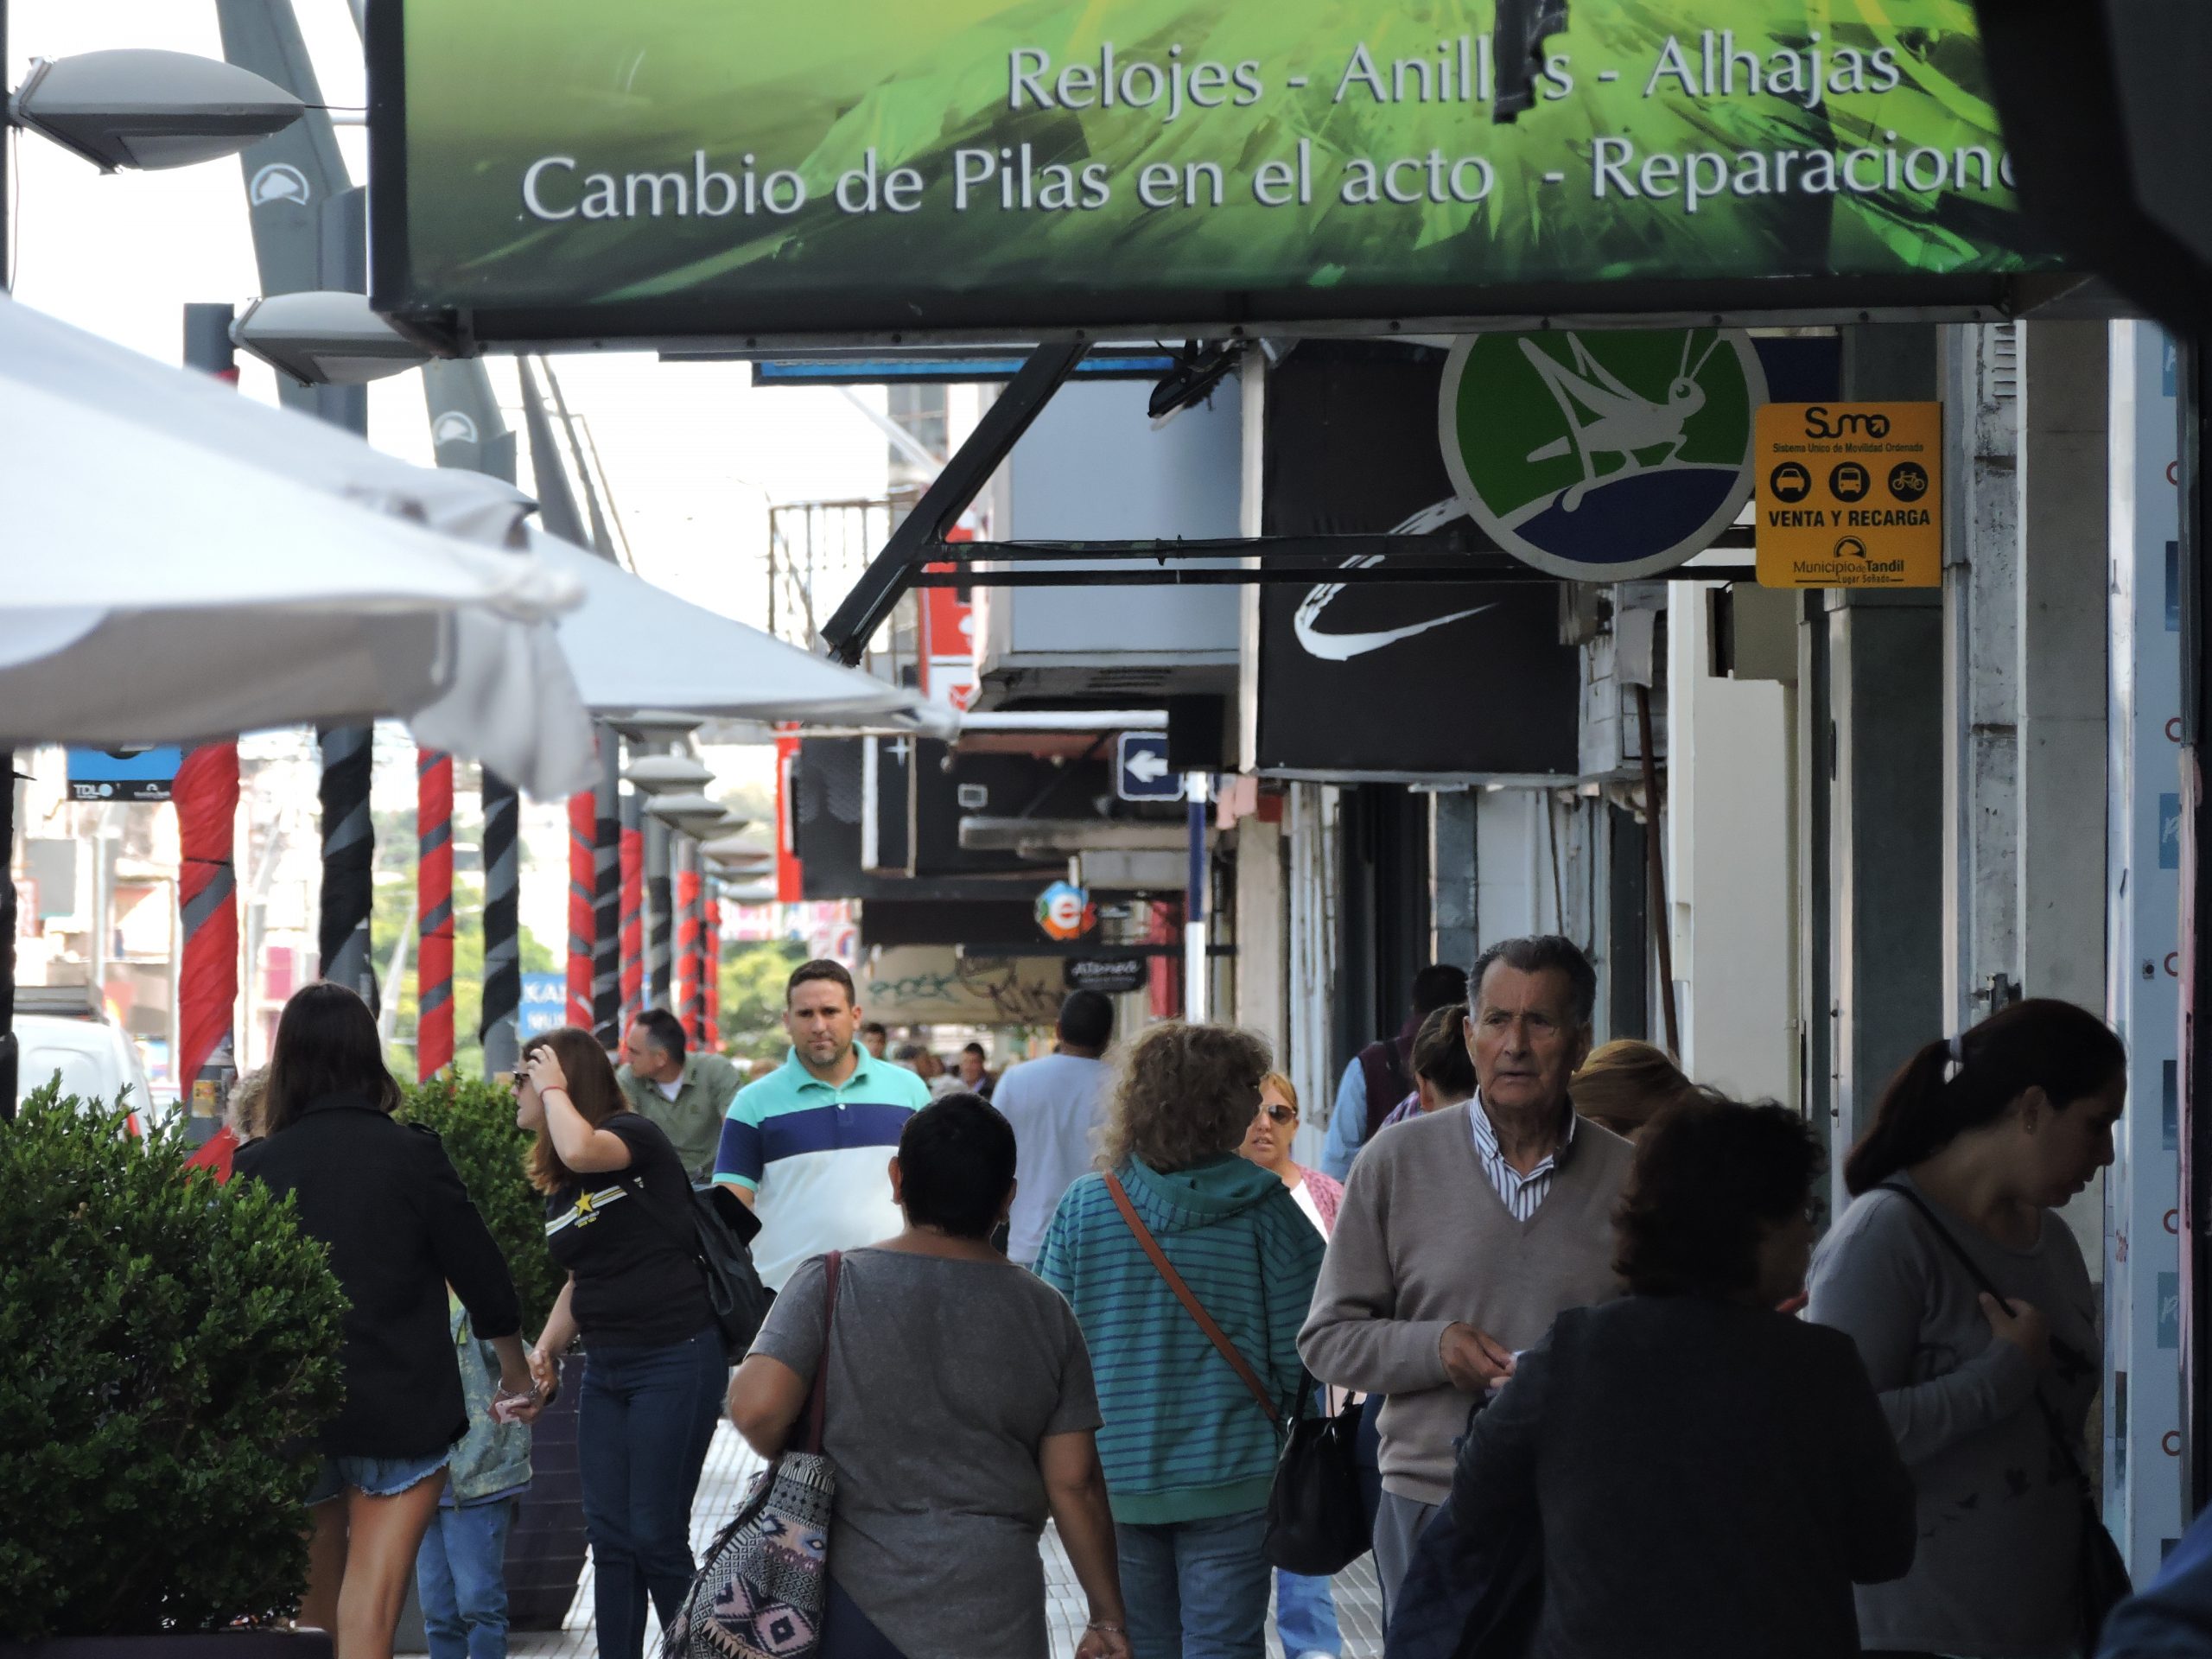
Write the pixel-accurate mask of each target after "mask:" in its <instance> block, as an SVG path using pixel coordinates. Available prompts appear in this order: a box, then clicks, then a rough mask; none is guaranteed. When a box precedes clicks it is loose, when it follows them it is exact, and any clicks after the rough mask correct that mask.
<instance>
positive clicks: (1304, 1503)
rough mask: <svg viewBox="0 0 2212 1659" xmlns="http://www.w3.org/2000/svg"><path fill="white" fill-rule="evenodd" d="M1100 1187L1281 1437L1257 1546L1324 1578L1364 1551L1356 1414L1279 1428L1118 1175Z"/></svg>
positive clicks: (1259, 1388) (1263, 1394) (1273, 1410)
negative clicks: (1263, 1532) (1263, 1536)
mask: <svg viewBox="0 0 2212 1659" xmlns="http://www.w3.org/2000/svg"><path fill="white" fill-rule="evenodd" d="M1106 1190H1107V1192H1109V1193H1110V1194H1111V1195H1112V1197H1113V1199H1114V1205H1115V1207H1116V1209H1118V1210H1120V1211H1121V1212H1122V1222H1123V1224H1125V1225H1126V1226H1127V1227H1128V1230H1129V1231H1130V1232H1131V1233H1132V1234H1134V1235H1135V1237H1136V1241H1137V1243H1138V1244H1140V1245H1141V1246H1142V1247H1143V1249H1144V1253H1145V1255H1147V1256H1148V1257H1149V1258H1150V1259H1151V1262H1152V1265H1153V1267H1154V1268H1155V1269H1156V1270H1157V1271H1158V1272H1159V1274H1160V1277H1161V1278H1162V1279H1164V1280H1166V1281H1167V1288H1168V1289H1170V1290H1172V1291H1173V1292H1174V1293H1175V1300H1177V1301H1179V1302H1180V1303H1182V1304H1183V1306H1184V1309H1185V1312H1187V1313H1189V1314H1190V1316H1191V1318H1192V1319H1194V1320H1195V1321H1197V1323H1198V1329H1199V1330H1201V1331H1203V1332H1205V1333H1206V1340H1207V1341H1209V1342H1211V1343H1212V1344H1213V1345H1214V1347H1215V1348H1216V1349H1217V1350H1218V1351H1220V1354H1221V1357H1223V1358H1224V1359H1225V1360H1227V1361H1228V1362H1229V1364H1230V1369H1231V1370H1234V1371H1235V1372H1236V1375H1237V1376H1239V1377H1241V1378H1243V1383H1244V1386H1245V1388H1246V1389H1249V1391H1250V1393H1251V1395H1252V1398H1253V1399H1254V1400H1255V1401H1256V1402H1258V1403H1259V1407H1260V1409H1261V1410H1262V1411H1263V1412H1265V1413H1267V1414H1268V1421H1269V1422H1270V1423H1272V1424H1274V1427H1275V1431H1276V1433H1278V1434H1279V1435H1281V1437H1282V1451H1281V1453H1280V1455H1279V1456H1278V1457H1277V1459H1276V1460H1275V1476H1274V1484H1273V1485H1272V1486H1271V1487H1269V1488H1268V1530H1267V1536H1266V1539H1265V1541H1263V1542H1262V1545H1261V1547H1260V1553H1261V1554H1262V1555H1264V1556H1265V1557H1266V1558H1267V1560H1268V1564H1269V1565H1270V1566H1273V1567H1281V1568H1282V1569H1283V1571H1285V1572H1286V1573H1300V1574H1302V1575H1303V1576H1305V1577H1306V1578H1313V1579H1318V1578H1325V1577H1327V1576H1328V1575H1329V1574H1331V1573H1340V1572H1342V1571H1343V1570H1344V1568H1345V1567H1349V1566H1351V1564H1352V1563H1353V1562H1354V1561H1356V1560H1358V1559H1359V1558H1360V1557H1361V1556H1362V1555H1363V1554H1366V1553H1367V1549H1368V1545H1369V1542H1370V1540H1369V1537H1368V1530H1367V1505H1366V1502H1365V1500H1364V1499H1363V1498H1362V1497H1361V1496H1360V1491H1359V1465H1358V1461H1357V1456H1356V1451H1357V1447H1356V1446H1355V1442H1356V1440H1357V1437H1358V1434H1359V1414H1358V1413H1357V1412H1356V1411H1342V1412H1338V1414H1336V1415H1335V1416H1333V1417H1301V1418H1300V1419H1299V1420H1298V1421H1294V1422H1293V1423H1292V1424H1291V1426H1290V1432H1289V1433H1287V1435H1284V1434H1282V1412H1281V1409H1280V1408H1278V1407H1277V1406H1276V1404H1275V1402H1274V1401H1273V1400H1271V1399H1269V1398H1268V1390H1267V1387H1266V1385H1265V1384H1264V1383H1262V1382H1261V1381H1260V1377H1259V1373H1258V1372H1256V1371H1255V1370H1253V1369H1252V1366H1251V1363H1250V1362H1249V1361H1248V1360H1247V1359H1246V1358H1245V1357H1244V1356H1243V1354H1241V1353H1239V1352H1237V1351H1236V1344H1235V1343H1233V1342H1231V1341H1230V1339H1229V1333H1228V1332H1225V1331H1224V1330H1223V1329H1222V1328H1221V1326H1220V1325H1217V1323H1215V1321H1214V1317H1213V1315H1212V1314H1211V1313H1207V1312H1206V1310H1205V1304H1204V1303H1202V1302H1200V1301H1199V1300H1198V1297H1197V1296H1196V1295H1195V1294H1192V1289H1191V1287H1190V1286H1188V1285H1186V1284H1185V1283H1184V1282H1183V1275H1182V1274H1179V1273H1178V1272H1176V1271H1175V1265H1174V1263H1173V1262H1170V1261H1169V1260H1168V1259H1167V1256H1166V1252H1164V1251H1163V1250H1161V1249H1160V1242H1159V1240H1157V1239H1155V1238H1154V1237H1153V1236H1152V1230H1151V1229H1150V1228H1148V1227H1147V1226H1146V1225H1145V1224H1144V1221H1143V1219H1142V1218H1141V1217H1139V1216H1138V1214H1137V1212H1136V1208H1135V1205H1132V1204H1131V1203H1130V1202H1129V1195H1128V1191H1127V1190H1126V1189H1125V1188H1123V1186H1122V1182H1121V1179H1120V1178H1119V1177H1118V1176H1115V1175H1110V1174H1109V1176H1107V1178H1106ZM1299 1393H1300V1398H1301V1399H1303V1398H1305V1397H1306V1396H1307V1395H1311V1394H1312V1393H1313V1378H1312V1377H1310V1376H1307V1377H1305V1378H1304V1379H1303V1381H1302V1383H1301V1386H1300V1391H1299Z"/></svg>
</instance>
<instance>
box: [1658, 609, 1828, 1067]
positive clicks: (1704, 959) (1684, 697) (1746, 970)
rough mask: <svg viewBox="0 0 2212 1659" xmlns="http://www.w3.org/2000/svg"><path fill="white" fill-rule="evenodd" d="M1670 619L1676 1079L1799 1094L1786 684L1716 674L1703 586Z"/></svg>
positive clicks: (1669, 843)
mask: <svg viewBox="0 0 2212 1659" xmlns="http://www.w3.org/2000/svg"><path fill="white" fill-rule="evenodd" d="M1669 586H1670V588H1671V589H1672V591H1671V593H1670V594H1669V607H1668V616H1667V804H1666V813H1665V819H1666V847H1667V900H1668V908H1669V912H1671V913H1670V915H1669V925H1670V926H1671V928H1672V929H1673V934H1672V938H1673V948H1674V967H1675V980H1676V982H1677V983H1678V984H1679V985H1680V987H1681V993H1680V995H1681V1001H1680V1006H1679V1014H1680V1017H1681V1036H1682V1053H1681V1063H1682V1069H1683V1070H1684V1071H1687V1072H1688V1074H1689V1075H1690V1076H1691V1077H1694V1078H1695V1079H1696V1080H1697V1081H1698V1082H1700V1083H1702V1084H1710V1085H1712V1086H1713V1087H1714V1088H1717V1089H1720V1090H1725V1091H1726V1092H1727V1093H1729V1094H1731V1095H1734V1096H1738V1097H1739V1098H1747V1099H1754V1100H1756V1099H1767V1098H1772V1099H1781V1100H1789V1099H1792V1098H1794V1097H1795V1096H1796V1092H1797V1090H1796V1083H1797V1042H1796V964H1795V963H1794V962H1793V961H1792V960H1791V939H1792V926H1791V914H1790V906H1791V899H1790V865H1791V862H1792V849H1791V844H1790V842H1791V838H1790V835H1789V819H1790V804H1789V798H1790V786H1791V779H1790V765H1789V760H1790V747H1791V734H1790V730H1789V720H1790V711H1789V702H1788V696H1787V693H1786V691H1785V689H1784V687H1783V683H1781V682H1779V681H1775V680H1755V679H1730V678H1722V677H1716V676H1714V675H1713V674H1712V673H1711V672H1710V671H1709V664H1708V633H1709V626H1708V619H1707V597H1708V594H1707V588H1706V585H1705V584H1704V583H1702V582H1674V583H1671V584H1669Z"/></svg>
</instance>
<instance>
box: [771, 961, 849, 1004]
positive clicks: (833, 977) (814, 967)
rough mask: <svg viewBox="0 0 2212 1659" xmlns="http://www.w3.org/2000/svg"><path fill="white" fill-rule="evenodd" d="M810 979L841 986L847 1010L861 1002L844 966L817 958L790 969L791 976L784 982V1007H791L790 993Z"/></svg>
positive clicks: (840, 963)
mask: <svg viewBox="0 0 2212 1659" xmlns="http://www.w3.org/2000/svg"><path fill="white" fill-rule="evenodd" d="M810 979H826V980H828V981H829V982H830V983H831V984H832V985H842V986H843V987H844V988H845V1006H846V1007H852V1006H853V1005H854V1004H855V1002H858V1001H860V1000H861V999H860V993H858V992H857V991H855V990H854V989H853V976H852V975H851V974H849V973H848V972H847V971H846V970H845V964H844V963H842V962H832V961H830V960H829V958H828V957H816V958H815V959H814V960H813V961H812V962H802V963H799V965H798V967H796V968H794V969H791V977H790V978H789V979H787V980H785V982H784V1006H785V1007H787V1008H788V1007H791V993H792V992H793V991H796V990H797V989H798V988H799V987H800V986H802V985H804V984H805V983H806V982H807V981H809V980H810Z"/></svg>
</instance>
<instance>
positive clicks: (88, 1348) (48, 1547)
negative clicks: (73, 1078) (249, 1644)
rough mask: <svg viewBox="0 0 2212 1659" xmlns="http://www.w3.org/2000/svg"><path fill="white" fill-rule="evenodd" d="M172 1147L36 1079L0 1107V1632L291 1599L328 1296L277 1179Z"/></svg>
mask: <svg viewBox="0 0 2212 1659" xmlns="http://www.w3.org/2000/svg"><path fill="white" fill-rule="evenodd" d="M187 1154H188V1148H186V1147H185V1146H184V1145H183V1144H182V1142H181V1139H179V1138H178V1137H177V1136H176V1135H174V1134H170V1133H166V1132H164V1133H162V1134H158V1135H156V1136H155V1137H153V1138H152V1139H151V1140H150V1141H146V1142H144V1143H143V1145H142V1144H141V1143H140V1142H138V1141H135V1140H133V1139H132V1138H131V1137H130V1134H129V1132H128V1131H127V1129H126V1128H125V1127H124V1114H123V1113H122V1112H120V1111H118V1110H113V1109H108V1108H105V1107H104V1106H101V1105H99V1103H80V1102H79V1101H78V1100H77V1099H76V1097H74V1096H67V1095H61V1094H60V1093H59V1091H58V1090H57V1088H56V1087H55V1086H54V1085H53V1084H48V1086H47V1087H46V1088H44V1089H42V1090H39V1091H38V1092H37V1093H36V1094H35V1095H33V1096H31V1097H30V1099H29V1101H27V1102H26V1103H24V1105H23V1108H22V1112H21V1114H20V1116H18V1117H17V1118H16V1122H14V1123H12V1124H9V1123H0V1192H6V1193H7V1195H8V1201H7V1204H6V1205H4V1206H0V1586H5V1589H4V1592H0V1637H5V1638H10V1639H14V1640H18V1641H21V1640H27V1639H31V1638H35V1637H48V1636H73V1635H101V1634H117V1635H135V1634H144V1633H151V1632H156V1631H160V1630H215V1629H220V1628H221V1627H223V1626H225V1625H226V1624H232V1623H233V1622H235V1621H237V1620H238V1619H241V1618H246V1619H261V1618H269V1617H270V1616H273V1615H277V1614H280V1613H286V1612H289V1611H293V1610H294V1609H296V1607H297V1606H298V1605H299V1599H300V1595H301V1592H302V1590H303V1589H304V1588H305V1586H306V1584H307V1571H308V1552H307V1538H306V1533H305V1530H304V1529H305V1523H306V1514H305V1511H304V1510H302V1508H301V1503H300V1500H301V1499H302V1497H305V1496H306V1494H307V1491H308V1481H309V1479H310V1478H312V1476H313V1472H314V1470H315V1451H314V1448H313V1437H314V1436H315V1433H317V1432H318V1431H319V1430H320V1429H321V1427H322V1426H323V1424H324V1423H325V1422H326V1421H327V1420H328V1419H329V1417H330V1416H331V1415H332V1414H334V1412H335V1411H336V1410H337V1408H338V1406H339V1403H340V1389H341V1387H342V1383H341V1371H340V1363H339V1345H340V1325H339V1321H340V1317H341V1315H342V1313H343V1312H344V1308H345V1299H344V1297H343V1295H342V1294H341V1293H340V1290H339V1287H338V1281H336V1280H335V1279H334V1278H333V1277H332V1275H331V1273H330V1269H329V1267H328V1266H327V1263H326V1262H325V1259H324V1255H323V1249H322V1246H321V1244H320V1243H316V1242H315V1241H314V1240H312V1239H310V1238H308V1237H306V1236H303V1235H302V1233H301V1232H300V1230H299V1229H298V1227H297V1225H296V1223H295V1221H294V1220H293V1216H292V1206H291V1200H290V1199H289V1198H284V1199H282V1200H280V1199H278V1198H275V1197H273V1196H272V1195H271V1194H270V1192H269V1190H268V1189H267V1188H266V1187H264V1186H262V1185H260V1184H259V1183H257V1182H251V1181H233V1182H232V1183H231V1184H230V1185H228V1186H224V1187H218V1186H217V1185H215V1184H214V1182H213V1179H210V1178H209V1177H208V1176H207V1174H206V1173H203V1172H200V1171H197V1170H192V1171H188V1170H187V1169H185V1167H184V1160H185V1158H186V1156H187Z"/></svg>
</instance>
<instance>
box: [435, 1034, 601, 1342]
mask: <svg viewBox="0 0 2212 1659" xmlns="http://www.w3.org/2000/svg"><path fill="white" fill-rule="evenodd" d="M400 1115H401V1116H404V1117H405V1118H407V1119H408V1120H409V1121H410V1122H416V1123H420V1124H422V1125H423V1127H424V1128H430V1129H435V1130H436V1131H437V1132H438V1138H439V1139H440V1140H441V1141H443V1142H444V1143H445V1149H446V1155H447V1156H448V1157H449V1158H451V1159H452V1160H453V1165H454V1168H455V1169H457V1170H459V1171H460V1172H461V1185H463V1186H466V1187H467V1189H468V1196H469V1197H470V1198H474V1200H475V1201H476V1207H477V1208H478V1209H479V1210H480V1211H483V1213H484V1219H485V1221H486V1224H488V1225H489V1226H490V1227H491V1229H492V1236H493V1237H494V1238H496V1239H498V1240H499V1249H500V1251H501V1252H502V1253H503V1254H504V1255H505V1256H506V1258H507V1267H508V1269H509V1271H511V1272H512V1274H514V1276H515V1289H516V1291H517V1292H518V1293H519V1294H520V1295H521V1297H522V1328H523V1334H524V1337H526V1338H534V1337H536V1336H537V1332H538V1330H539V1328H540V1327H541V1326H543V1325H544V1323H545V1316H546V1314H547V1313H550V1311H551V1309H552V1306H553V1299H554V1297H555V1296H556V1295H558V1294H560V1290H561V1280H562V1275H561V1272H560V1269H559V1268H556V1267H555V1266H554V1265H553V1256H552V1253H551V1252H550V1251H549V1250H548V1249H546V1248H545V1200H544V1198H543V1197H542V1196H541V1195H540V1194H539V1193H538V1192H537V1189H536V1188H534V1187H532V1186H531V1184H530V1177H529V1175H528V1173H526V1172H525V1170H524V1161H523V1160H524V1158H526V1157H527V1156H528V1155H529V1152H530V1145H531V1136H530V1135H525V1134H524V1133H523V1132H522V1131H521V1130H520V1129H518V1128H515V1097H514V1096H513V1095H512V1094H511V1093H509V1092H508V1090H507V1089H506V1088H505V1085H503V1084H493V1083H486V1082H485V1081H484V1080H482V1079H481V1078H478V1077H454V1076H452V1075H451V1074H447V1075H444V1076H441V1077H435V1078H433V1079H432V1080H431V1081H429V1083H425V1084H417V1085H416V1087H414V1088H412V1089H410V1090H408V1091H407V1104H406V1105H405V1106H404V1108H403V1109H402V1110H401V1114H400Z"/></svg>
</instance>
